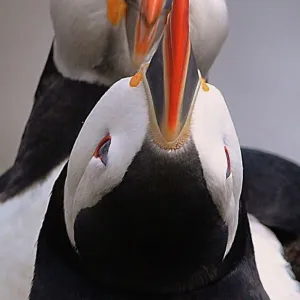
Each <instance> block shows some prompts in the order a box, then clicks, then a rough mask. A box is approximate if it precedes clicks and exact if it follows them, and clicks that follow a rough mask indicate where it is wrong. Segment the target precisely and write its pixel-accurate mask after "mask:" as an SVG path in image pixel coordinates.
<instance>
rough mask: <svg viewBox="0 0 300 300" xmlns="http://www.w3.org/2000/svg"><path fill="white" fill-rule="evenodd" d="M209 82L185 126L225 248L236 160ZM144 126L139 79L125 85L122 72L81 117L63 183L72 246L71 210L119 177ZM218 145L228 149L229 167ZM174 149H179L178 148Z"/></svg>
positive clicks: (234, 199) (233, 221) (235, 199)
mask: <svg viewBox="0 0 300 300" xmlns="http://www.w3.org/2000/svg"><path fill="white" fill-rule="evenodd" d="M209 87H210V91H209V92H205V91H203V90H202V88H200V91H199V94H198V97H197V100H196V102H195V109H194V113H193V119H192V127H191V132H192V138H193V140H194V144H195V146H196V149H197V152H198V153H199V158H200V161H201V164H202V168H203V173H204V178H205V181H206V184H207V187H208V189H209V192H210V194H211V196H212V199H213V201H214V203H215V205H216V206H217V208H218V210H219V212H220V215H221V217H222V218H223V220H224V221H225V223H226V224H227V225H228V229H229V239H228V243H227V250H226V251H228V249H230V246H231V244H232V241H233V238H234V236H235V231H236V225H237V218H238V203H239V197H240V193H241V186H242V162H241V154H240V148H239V143H238V139H237V136H236V133H235V130H234V127H233V124H232V121H231V118H230V115H229V112H228V110H227V107H226V104H225V102H224V99H223V97H222V95H221V94H220V92H219V91H218V90H217V89H216V88H214V87H213V86H209ZM148 127H149V117H148V104H147V99H146V96H145V90H144V87H143V84H140V85H139V86H138V87H137V88H131V87H130V86H129V79H128V78H126V79H122V80H120V81H119V82H117V83H116V84H114V85H113V86H112V87H111V88H110V90H109V91H108V92H107V93H106V94H105V95H104V96H103V97H102V99H101V101H99V102H98V104H97V105H96V106H95V108H94V109H93V111H92V112H91V114H90V115H89V117H88V118H87V120H86V122H85V124H84V125H83V128H82V130H81V132H80V134H79V136H78V138H77V140H76V142H75V145H74V148H73V150H72V153H71V156H70V160H69V166H68V173H67V178H66V184H65V194H64V206H65V219H66V225H67V231H68V234H69V238H70V240H71V242H72V244H73V246H75V247H76V245H75V241H74V222H75V219H76V216H77V214H78V213H79V212H80V210H82V209H84V208H87V207H93V206H95V205H96V204H97V203H98V202H99V201H101V199H102V198H103V196H105V195H106V194H107V193H109V192H110V191H111V190H112V189H113V188H114V187H117V186H118V185H119V184H120V183H121V182H122V179H123V177H124V176H125V173H126V171H127V170H128V168H129V166H130V164H131V162H132V161H133V159H134V157H135V155H136V154H137V153H138V152H139V150H140V149H141V147H142V145H143V143H144V141H145V138H146V137H147V136H148ZM107 134H109V135H110V145H108V144H106V146H107V147H100V148H101V151H100V157H98V156H99V155H95V156H93V155H94V153H95V149H97V146H98V145H99V143H100V145H102V144H103V139H104V141H105V137H106V136H107ZM104 144H105V143H104ZM108 146H109V147H108ZM224 146H226V147H227V149H228V153H229V156H230V165H231V170H230V168H228V167H229V165H228V160H227V156H226V153H225V150H224ZM184 147H185V146H184ZM156 148H157V147H156ZM107 150H108V151H107ZM158 151H166V150H158ZM178 151H184V148H183V149H180V150H178ZM175 152H176V151H175ZM175 152H166V155H170V156H172V155H174V158H175V157H176V153H175ZM96 153H99V151H96ZM187 159H188V156H187ZM141 172H142V170H141ZM226 173H227V174H226ZM199 201H201V199H199ZM224 254H225V253H224Z"/></svg>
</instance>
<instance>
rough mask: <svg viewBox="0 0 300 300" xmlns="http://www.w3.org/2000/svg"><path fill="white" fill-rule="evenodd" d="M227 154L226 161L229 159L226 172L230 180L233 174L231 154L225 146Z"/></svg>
mask: <svg viewBox="0 0 300 300" xmlns="http://www.w3.org/2000/svg"><path fill="white" fill-rule="evenodd" d="M224 150H225V154H226V159H227V170H226V178H228V177H229V176H230V174H231V162H230V156H229V152H228V149H227V147H226V146H224Z"/></svg>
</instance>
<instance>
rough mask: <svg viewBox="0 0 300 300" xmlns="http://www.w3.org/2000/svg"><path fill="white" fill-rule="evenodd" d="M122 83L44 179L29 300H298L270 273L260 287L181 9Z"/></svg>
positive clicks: (239, 173) (182, 1)
mask: <svg viewBox="0 0 300 300" xmlns="http://www.w3.org/2000/svg"><path fill="white" fill-rule="evenodd" d="M132 78H133V77H129V78H123V79H121V80H119V81H117V82H116V83H115V84H113V85H112V87H111V88H110V89H109V90H108V91H107V92H106V93H105V94H104V95H103V97H102V99H101V101H99V102H98V103H97V104H96V105H95V107H94V108H93V110H92V111H91V113H90V114H89V116H88V117H87V119H86V121H85V123H84V124H83V126H82V129H81V131H80V133H79V135H78V137H77V139H76V141H75V143H74V146H73V149H72V151H71V154H70V158H69V160H68V162H67V163H66V164H65V166H64V168H63V169H62V171H61V173H60V175H59V176H58V178H57V180H56V181H55V184H54V187H53V190H52V193H51V196H50V201H49V206H48V208H47V212H46V214H45V219H44V221H43V225H42V227H41V230H40V233H39V237H38V241H37V253H36V260H35V264H34V272H33V279H32V285H31V290H30V294H29V300H38V299H45V300H50V299H57V300H60V299H64V300H69V299H70V300H71V299H72V300H82V299H85V300H95V299H111V300H131V299H132V300H133V299H145V300H147V299H149V300H150V299H157V300H159V299H164V300H165V299H170V300H171V299H172V300H173V299H174V300H175V299H176V300H185V299H196V300H197V299H199V300H200V299H207V300H214V299H218V300H222V299H224V300H227V299H249V300H250V299H259V300H269V299H272V300H275V299H278V300H279V299H280V300H284V299H286V300H287V299H299V296H300V294H299V290H297V288H298V286H297V285H296V284H295V282H294V285H293V286H291V285H290V286H288V284H286V282H284V281H282V280H281V279H282V278H280V276H281V274H280V273H278V274H277V273H274V272H271V273H270V274H269V277H268V280H269V281H272V280H273V285H272V289H273V293H271V291H268V290H267V289H266V288H265V286H264V282H262V278H265V277H264V276H263V274H260V273H259V269H260V270H262V271H264V270H266V268H264V267H263V266H261V265H260V264H265V265H266V264H268V263H271V264H272V263H273V264H274V263H275V262H274V261H273V260H271V261H270V260H269V258H270V256H271V258H272V249H273V247H271V248H269V249H270V250H271V252H270V253H267V254H266V253H265V254H266V255H265V256H264V257H263V259H261V260H260V261H259V255H257V254H258V250H259V249H255V245H254V246H253V241H254V239H253V237H252V234H251V230H250V225H249V219H248V215H247V211H246V208H245V203H244V202H243V200H242V198H241V197H240V196H241V190H242V182H243V179H242V178H243V165H242V156H241V150H240V145H239V141H238V137H237V135H236V131H235V128H234V125H233V122H232V120H231V117H230V113H229V110H228V108H227V106H226V103H225V100H224V98H223V96H222V94H221V93H220V91H219V90H218V89H217V88H215V87H214V86H213V85H210V84H207V83H206V82H205V81H204V80H201V78H202V75H201V72H200V71H199V69H198V68H197V63H196V59H195V55H194V52H193V44H192V43H191V38H190V34H189V1H188V0H174V1H173V5H172V10H171V12H170V16H169V18H168V20H167V24H166V28H165V30H164V34H163V37H162V39H161V40H160V42H159V43H158V46H157V49H156V51H155V53H154V55H153V57H152V58H151V59H150V61H149V63H148V64H147V65H146V67H145V68H143V70H142V76H141V77H139V81H138V83H137V84H136V85H135V86H132V84H131V83H132ZM116 107H117V109H116ZM266 240H267V238H263V239H262V242H266ZM260 250H261V249H260ZM265 276H266V274H265ZM276 281H277V284H275V283H276ZM279 283H280V284H279ZM285 284H286V285H285ZM289 288H290V290H289Z"/></svg>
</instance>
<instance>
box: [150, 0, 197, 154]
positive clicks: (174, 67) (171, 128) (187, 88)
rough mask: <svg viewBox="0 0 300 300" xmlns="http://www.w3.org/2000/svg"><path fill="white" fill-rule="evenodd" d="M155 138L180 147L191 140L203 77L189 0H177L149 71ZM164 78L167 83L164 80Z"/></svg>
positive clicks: (165, 144) (172, 146)
mask: <svg viewBox="0 0 300 300" xmlns="http://www.w3.org/2000/svg"><path fill="white" fill-rule="evenodd" d="M146 81H147V85H148V92H149V95H150V98H151V99H152V101H151V105H150V107H152V110H151V111H152V115H151V120H150V121H151V124H152V129H153V130H152V132H153V133H154V140H155V141H156V142H157V144H158V145H159V146H161V147H163V148H166V149H177V148H179V147H180V146H181V145H183V144H184V142H185V141H186V140H187V137H188V136H189V131H190V126H189V125H190V119H191V115H192V109H193V106H194V105H193V104H194V100H195V97H196V95H197V93H198V89H199V85H200V78H199V73H198V69H197V65H196V61H195V58H194V55H193V52H192V47H191V42H190V36H189V1H188V0H174V2H173V8H172V11H171V14H170V18H169V20H168V23H167V26H166V28H165V32H164V37H163V39H162V41H161V44H160V46H159V47H158V49H157V52H156V53H155V55H154V56H153V58H152V60H151V63H150V66H149V67H148V70H147V71H146ZM162 82H163V84H162Z"/></svg>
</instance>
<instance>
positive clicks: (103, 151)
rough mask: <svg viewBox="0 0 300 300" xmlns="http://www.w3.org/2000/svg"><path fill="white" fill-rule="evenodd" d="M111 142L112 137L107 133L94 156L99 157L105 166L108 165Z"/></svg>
mask: <svg viewBox="0 0 300 300" xmlns="http://www.w3.org/2000/svg"><path fill="white" fill-rule="evenodd" d="M110 143H111V137H110V135H109V134H107V135H106V136H105V137H104V138H103V140H102V141H101V142H100V143H99V145H98V146H97V148H96V150H95V152H94V157H95V158H99V159H100V160H101V162H102V163H103V164H104V165H105V166H106V165H107V155H108V150H109V147H110Z"/></svg>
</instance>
